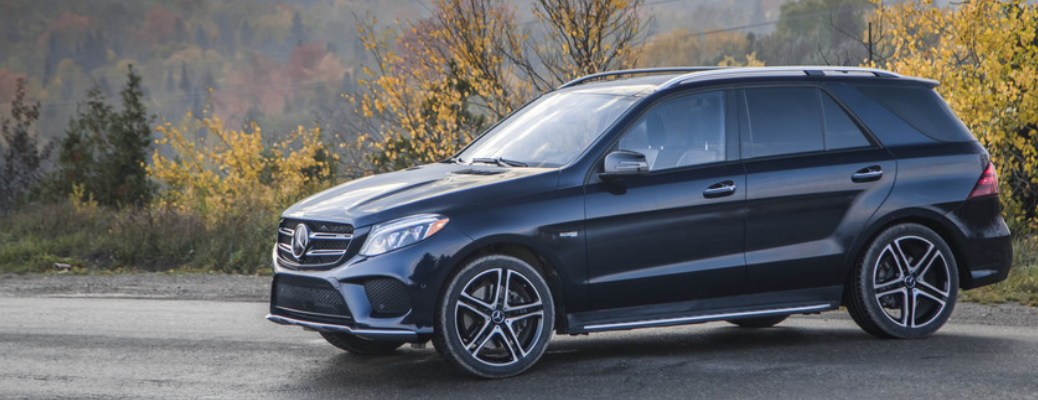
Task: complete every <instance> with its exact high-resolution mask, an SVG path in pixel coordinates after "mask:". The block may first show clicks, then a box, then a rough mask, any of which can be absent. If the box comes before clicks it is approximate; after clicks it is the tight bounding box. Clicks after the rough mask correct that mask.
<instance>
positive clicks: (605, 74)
mask: <svg viewBox="0 0 1038 400" xmlns="http://www.w3.org/2000/svg"><path fill="white" fill-rule="evenodd" d="M720 68H725V67H673V68H641V69H625V70H619V71H607V72H599V73H597V74H591V75H587V76H583V77H580V78H577V79H574V80H571V81H569V82H566V83H564V84H562V86H559V87H558V88H556V89H565V88H568V87H572V86H577V85H579V84H581V83H584V82H587V81H591V80H595V79H598V78H606V77H610V76H619V75H638V74H660V73H667V72H684V73H689V72H701V71H711V70H715V69H720Z"/></svg>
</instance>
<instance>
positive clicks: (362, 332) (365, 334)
mask: <svg viewBox="0 0 1038 400" xmlns="http://www.w3.org/2000/svg"><path fill="white" fill-rule="evenodd" d="M267 320H269V321H270V322H274V323H276V324H281V325H296V326H301V327H303V328H304V329H310V330H315V331H320V332H337V333H348V334H351V335H356V336H359V337H362V338H365V339H371V340H394V341H402V342H414V341H417V340H418V334H417V333H415V332H413V331H406V330H397V329H356V328H351V327H348V326H344V325H332V324H322V323H318V322H310V321H302V320H298V319H292V318H288V317H282V316H280V315H274V314H267Z"/></svg>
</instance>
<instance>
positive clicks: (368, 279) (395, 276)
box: [267, 227, 472, 342]
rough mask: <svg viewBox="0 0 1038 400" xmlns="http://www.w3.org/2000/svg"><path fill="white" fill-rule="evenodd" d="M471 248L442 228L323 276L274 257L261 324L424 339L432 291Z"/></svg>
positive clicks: (347, 262)
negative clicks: (267, 306)
mask: <svg viewBox="0 0 1038 400" xmlns="http://www.w3.org/2000/svg"><path fill="white" fill-rule="evenodd" d="M362 239H363V238H362ZM362 242H363V240H358V241H357V244H358V245H359V244H360V243H362ZM471 243H472V241H471V239H469V238H468V237H467V236H465V235H463V234H461V233H459V232H457V231H455V230H453V229H451V228H450V227H447V228H445V229H444V230H442V231H440V232H439V233H437V234H436V235H435V236H433V237H430V238H429V239H426V240H425V241H422V242H420V243H417V244H415V245H412V246H408V247H405V248H401V249H398V250H394V251H391V252H389V253H386V254H382V255H379V256H376V257H364V256H359V255H358V256H353V257H351V258H349V259H346V260H344V261H343V262H342V264H341V265H339V266H336V267H334V268H331V269H327V270H321V269H304V268H293V267H288V266H285V265H279V264H278V263H277V261H276V260H277V257H276V255H275V263H274V272H275V275H274V279H273V283H272V287H271V304H270V314H269V315H268V316H267V319H268V320H270V321H271V322H275V323H278V324H282V325H296V326H301V327H303V328H306V329H311V330H317V331H324V332H340V333H347V334H353V335H357V336H360V337H364V338H368V339H378V340H399V341H411V342H421V341H424V340H428V339H429V338H431V336H432V333H433V315H434V308H435V305H436V301H437V297H438V295H439V289H440V287H441V286H442V284H443V282H444V281H445V280H446V278H447V276H448V275H449V273H450V271H451V269H452V267H453V265H454V263H455V258H456V255H457V254H458V253H460V252H461V250H462V249H463V248H464V247H465V246H467V245H469V244H471Z"/></svg>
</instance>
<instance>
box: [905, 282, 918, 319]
mask: <svg viewBox="0 0 1038 400" xmlns="http://www.w3.org/2000/svg"><path fill="white" fill-rule="evenodd" d="M916 293H917V290H915V289H908V291H907V293H906V294H905V307H902V308H903V309H904V310H906V311H905V312H904V314H903V315H902V316H903V317H904V318H903V319H904V320H905V324H904V326H908V327H912V328H915V313H916V304H917V303H916V301H915V298H916Z"/></svg>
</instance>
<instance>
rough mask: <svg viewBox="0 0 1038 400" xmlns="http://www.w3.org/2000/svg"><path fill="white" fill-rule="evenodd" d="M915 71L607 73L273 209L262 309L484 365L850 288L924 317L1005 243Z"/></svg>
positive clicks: (1004, 256)
mask: <svg viewBox="0 0 1038 400" xmlns="http://www.w3.org/2000/svg"><path fill="white" fill-rule="evenodd" d="M937 84H938V83H937V82H935V81H931V80H926V79H919V78H912V77H906V76H900V75H897V74H894V73H891V72H887V71H882V70H875V69H860V68H830V67H795V68H792V67H780V68H732V69H706V68H678V69H649V70H629V71H616V72H609V73H602V74H597V75H591V76H587V77H584V78H580V79H577V80H575V81H572V82H569V83H567V84H565V85H563V86H561V87H559V88H558V90H555V91H552V92H550V93H546V94H544V95H543V96H540V97H539V98H537V99H536V100H534V101H532V102H530V103H529V104H527V105H525V106H524V107H523V108H521V109H519V110H518V111H516V112H515V113H513V114H512V115H511V116H509V117H507V118H505V119H504V120H502V121H501V122H499V123H498V124H497V125H495V126H493V127H492V128H490V129H489V130H488V131H487V132H486V133H484V134H483V135H482V136H481V137H480V138H479V139H477V140H475V141H474V142H473V143H472V144H470V145H469V146H468V147H466V148H465V149H464V150H462V151H461V152H460V153H458V154H457V155H456V156H454V157H453V158H450V159H448V160H444V161H442V162H439V163H435V164H429V165H423V166H418V167H414V168H408V169H406V170H402V171H397V172H393V173H389V174H383V175H376V176H371V177H367V178H364V179H359V180H356V181H352V182H349V183H346V184H343V185H340V186H338V187H335V188H332V189H329V190H327V191H324V192H322V193H319V194H316V195H314V196H311V197H310V198H307V199H305V200H303V201H300V202H299V203H298V204H296V205H294V206H292V207H291V208H289V209H288V210H287V211H285V213H284V215H283V219H282V220H281V223H280V226H279V228H278V239H277V244H276V245H275V247H274V254H273V256H274V270H275V272H276V273H275V275H274V281H273V289H272V292H271V306H270V315H269V316H267V318H268V319H269V320H271V321H273V322H276V323H279V324H292V325H299V326H302V327H304V328H307V329H311V330H316V331H318V332H320V333H321V335H322V336H324V338H325V339H327V340H328V341H329V342H331V344H333V345H335V346H337V347H340V348H342V349H345V350H347V351H350V352H353V353H357V354H379V353H387V352H391V351H393V350H394V349H396V348H397V347H399V346H401V345H402V344H404V343H407V342H411V343H416V344H418V345H421V344H424V343H425V342H427V341H429V340H432V341H433V343H434V345H435V347H436V350H437V351H439V353H440V354H441V355H442V356H443V357H444V358H445V359H447V361H449V362H450V363H451V364H453V365H455V366H457V367H458V368H460V369H461V370H462V371H464V372H467V373H469V374H473V375H477V376H481V377H489V378H499V377H506V376H511V375H515V374H518V373H520V372H522V371H524V370H526V369H527V368H529V367H530V366H532V365H533V364H534V363H535V362H536V361H537V360H538V359H539V358H540V357H541V355H542V354H544V351H545V348H546V346H547V344H548V341H549V339H550V338H551V336H552V334H553V333H555V332H557V333H560V334H582V333H589V332H600V331H608V330H616V329H634V328H645V327H657V326H667V325H677V324H690V323H701V322H708V321H718V320H724V321H728V322H731V323H733V324H736V325H739V326H744V327H751V328H759V327H768V326H772V325H775V324H777V323H779V322H781V321H782V320H783V319H785V318H786V317H787V316H789V315H790V314H809V313H819V312H822V311H827V310H834V309H837V308H838V307H839V306H840V305H845V306H846V307H847V309H848V311H849V312H850V314H851V316H852V317H853V318H854V321H855V322H857V323H858V325H859V326H861V328H862V329H864V330H865V331H867V332H869V333H871V334H873V335H876V336H880V337H885V338H915V337H921V336H926V335H928V334H931V333H933V332H934V331H936V330H937V329H938V328H940V327H941V326H942V325H943V324H944V323H945V321H947V320H948V316H949V315H950V314H951V313H952V309H953V307H954V305H955V300H956V296H957V292H958V289H959V288H962V289H970V288H975V287H978V286H982V285H987V284H991V283H994V282H998V281H1001V280H1003V279H1005V277H1006V274H1007V273H1008V271H1009V267H1010V260H1011V258H1012V257H1011V256H1012V248H1011V244H1010V238H1009V229H1008V228H1007V227H1006V224H1005V222H1003V220H1002V217H1001V215H1000V213H999V207H1000V205H999V198H998V183H997V177H996V174H995V169H994V168H993V166H992V164H991V162H990V160H989V156H988V153H987V152H986V151H985V149H984V148H983V147H982V146H981V145H980V144H979V143H978V142H977V140H976V139H975V138H974V137H973V135H972V134H971V133H970V132H969V131H968V130H967V128H966V127H965V126H964V125H963V124H962V122H961V121H959V119H958V118H957V117H956V116H955V115H954V114H953V112H952V111H951V110H950V109H949V107H948V106H947V104H946V103H945V102H944V100H942V99H941V98H940V96H939V95H938V94H937V93H936V92H935V91H934V90H933V88H934V87H935V86H936V85H937Z"/></svg>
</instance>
